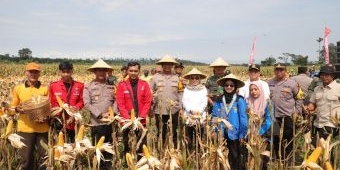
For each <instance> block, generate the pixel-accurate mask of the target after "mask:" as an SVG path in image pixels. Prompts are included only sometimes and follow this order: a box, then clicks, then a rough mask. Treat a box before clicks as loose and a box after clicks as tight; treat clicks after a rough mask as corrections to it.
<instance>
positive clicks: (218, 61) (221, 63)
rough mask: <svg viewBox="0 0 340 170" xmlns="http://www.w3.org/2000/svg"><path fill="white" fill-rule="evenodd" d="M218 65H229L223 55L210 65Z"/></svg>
mask: <svg viewBox="0 0 340 170" xmlns="http://www.w3.org/2000/svg"><path fill="white" fill-rule="evenodd" d="M218 66H222V67H223V66H224V67H229V64H228V63H227V62H226V61H224V60H223V59H222V58H221V57H218V58H217V59H216V60H215V61H214V62H212V63H211V64H210V65H209V67H218Z"/></svg>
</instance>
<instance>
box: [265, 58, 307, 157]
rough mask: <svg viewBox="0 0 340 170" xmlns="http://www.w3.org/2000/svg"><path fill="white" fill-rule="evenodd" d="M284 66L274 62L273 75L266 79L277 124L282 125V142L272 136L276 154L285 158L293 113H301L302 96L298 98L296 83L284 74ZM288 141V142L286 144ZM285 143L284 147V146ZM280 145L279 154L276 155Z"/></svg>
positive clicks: (290, 140)
mask: <svg viewBox="0 0 340 170" xmlns="http://www.w3.org/2000/svg"><path fill="white" fill-rule="evenodd" d="M286 71H287V69H286V66H285V65H283V64H281V63H278V64H275V68H274V74H275V77H274V78H272V79H270V80H269V81H268V85H269V89H270V98H271V100H272V102H273V104H274V115H275V118H276V121H277V123H278V124H279V126H281V127H283V135H282V139H281V141H282V143H281V146H280V139H279V138H278V137H276V138H274V141H273V142H274V147H275V151H276V156H277V157H279V158H281V160H285V159H286V158H287V157H288V155H289V154H290V153H291V151H292V146H293V145H292V143H293V142H292V140H293V137H294V132H293V126H294V122H293V119H292V114H293V113H299V114H300V113H302V102H303V100H302V98H298V92H299V87H298V84H297V83H296V82H295V81H294V80H292V79H290V78H289V77H287V76H286ZM288 143H289V144H288ZM285 145H287V146H286V147H284V146H285ZM279 147H281V155H278V153H279V152H278V151H279Z"/></svg>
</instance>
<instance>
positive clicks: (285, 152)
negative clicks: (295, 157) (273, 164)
mask: <svg viewBox="0 0 340 170" xmlns="http://www.w3.org/2000/svg"><path fill="white" fill-rule="evenodd" d="M276 120H277V123H278V124H279V126H280V127H282V126H283V134H282V139H281V146H280V136H274V141H273V142H274V143H273V144H274V150H275V154H276V157H277V158H279V149H280V147H281V159H286V158H287V157H288V156H289V154H291V152H292V149H293V141H292V140H293V138H294V132H293V126H294V124H293V120H292V118H291V117H277V118H276ZM288 143H289V144H288ZM287 144H288V145H287Z"/></svg>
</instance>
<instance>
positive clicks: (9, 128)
mask: <svg viewBox="0 0 340 170" xmlns="http://www.w3.org/2000/svg"><path fill="white" fill-rule="evenodd" d="M13 126H14V125H13V120H9V121H8V124H7V127H6V132H5V137H7V136H8V135H9V134H11V133H13Z"/></svg>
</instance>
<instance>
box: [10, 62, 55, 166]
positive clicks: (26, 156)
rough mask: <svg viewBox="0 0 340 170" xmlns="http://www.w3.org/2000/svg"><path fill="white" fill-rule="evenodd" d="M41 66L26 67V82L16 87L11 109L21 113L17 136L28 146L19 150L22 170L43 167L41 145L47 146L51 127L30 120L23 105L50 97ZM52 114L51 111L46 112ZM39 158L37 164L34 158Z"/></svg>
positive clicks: (31, 65) (43, 154) (29, 64)
mask: <svg viewBox="0 0 340 170" xmlns="http://www.w3.org/2000/svg"><path fill="white" fill-rule="evenodd" d="M40 73H41V66H40V65H39V64H37V63H34V62H33V63H28V64H27V65H26V67H25V76H26V80H25V81H24V83H23V84H19V85H17V86H15V87H14V90H13V100H12V104H11V108H13V109H14V110H13V111H15V112H17V113H19V117H18V120H17V121H18V124H17V134H18V135H19V136H21V137H23V138H24V140H22V142H23V143H24V144H25V145H26V146H25V147H23V148H22V149H20V150H19V156H20V168H21V169H23V170H32V169H38V168H41V167H37V166H38V165H42V163H43V162H44V159H43V158H44V157H45V156H46V150H45V149H44V148H43V147H42V146H41V145H40V143H41V142H43V143H46V144H47V137H48V129H49V125H48V123H47V122H36V121H34V120H32V119H31V118H30V115H29V113H27V112H26V111H25V110H23V108H22V104H23V103H24V102H26V101H28V100H30V99H32V97H34V96H37V95H38V96H48V88H47V86H46V85H43V84H42V83H41V82H40V81H39V77H40ZM45 112H48V113H49V112H50V110H45ZM35 157H37V159H38V160H37V164H35V163H34V158H35Z"/></svg>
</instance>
